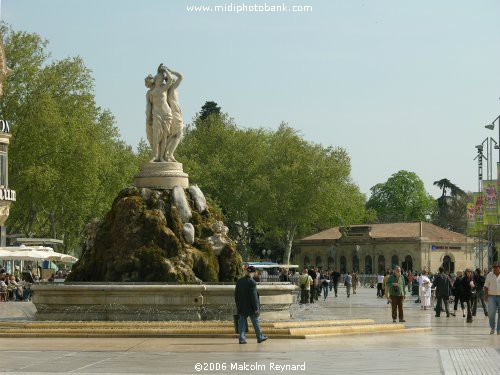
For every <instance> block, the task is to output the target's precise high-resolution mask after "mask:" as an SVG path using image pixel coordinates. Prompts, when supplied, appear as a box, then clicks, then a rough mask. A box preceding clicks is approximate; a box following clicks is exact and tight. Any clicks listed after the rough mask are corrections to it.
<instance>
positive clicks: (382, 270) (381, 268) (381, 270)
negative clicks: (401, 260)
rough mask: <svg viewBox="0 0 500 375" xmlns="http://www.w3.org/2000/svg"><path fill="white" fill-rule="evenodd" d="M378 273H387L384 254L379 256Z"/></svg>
mask: <svg viewBox="0 0 500 375" xmlns="http://www.w3.org/2000/svg"><path fill="white" fill-rule="evenodd" d="M378 273H381V274H382V275H383V274H384V273H385V257H384V256H383V255H379V257H378Z"/></svg>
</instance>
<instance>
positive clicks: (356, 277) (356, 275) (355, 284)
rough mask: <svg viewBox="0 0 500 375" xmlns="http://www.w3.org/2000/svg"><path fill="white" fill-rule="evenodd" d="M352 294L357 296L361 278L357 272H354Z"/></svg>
mask: <svg viewBox="0 0 500 375" xmlns="http://www.w3.org/2000/svg"><path fill="white" fill-rule="evenodd" d="M351 276H352V294H356V287H357V286H358V282H359V277H358V274H357V273H356V271H352V274H351Z"/></svg>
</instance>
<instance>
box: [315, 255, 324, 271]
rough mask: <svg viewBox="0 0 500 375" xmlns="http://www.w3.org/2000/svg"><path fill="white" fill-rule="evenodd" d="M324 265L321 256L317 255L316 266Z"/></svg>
mask: <svg viewBox="0 0 500 375" xmlns="http://www.w3.org/2000/svg"><path fill="white" fill-rule="evenodd" d="M322 266H323V261H322V260H321V257H320V256H319V255H318V256H317V257H316V267H318V268H321V267H322Z"/></svg>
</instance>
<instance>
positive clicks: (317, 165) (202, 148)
mask: <svg viewBox="0 0 500 375" xmlns="http://www.w3.org/2000/svg"><path fill="white" fill-rule="evenodd" d="M179 157H180V158H182V160H183V162H184V165H185V167H186V170H187V171H188V172H189V174H190V179H191V181H193V182H196V183H198V184H199V185H200V187H201V188H202V190H203V191H204V192H205V193H206V194H207V195H209V196H210V197H212V198H213V199H214V200H215V201H216V202H217V203H218V204H219V205H220V206H221V207H222V209H223V212H224V215H225V218H226V224H227V225H228V226H229V227H230V230H231V235H232V237H233V238H236V239H237V240H238V241H239V243H245V244H248V245H249V247H250V248H251V251H253V252H254V253H255V254H259V253H260V251H261V249H262V248H264V247H267V248H269V246H273V257H278V258H279V257H282V258H283V261H284V262H288V261H289V259H290V254H291V249H292V244H293V241H294V239H295V238H297V236H300V235H305V234H310V233H311V232H312V231H315V230H322V229H325V228H327V227H329V226H332V225H335V224H353V223H357V222H361V221H362V220H363V218H364V214H365V210H364V202H365V197H364V196H363V194H361V193H360V191H359V188H358V187H357V186H355V185H354V184H353V183H352V182H351V181H350V177H349V175H350V161H349V157H348V156H347V153H346V152H345V151H344V150H342V149H334V148H324V147H322V146H320V145H315V144H312V143H309V142H307V141H305V140H304V139H303V138H302V137H301V136H300V135H299V134H298V133H297V132H296V131H295V130H293V129H292V128H290V127H289V126H287V125H286V124H282V125H281V126H280V128H279V129H278V130H277V131H275V132H273V131H270V130H265V129H240V128H238V127H237V126H236V125H235V124H234V122H233V120H232V119H230V118H229V117H228V116H227V115H220V116H209V117H207V118H206V119H205V120H203V126H196V128H193V129H191V130H190V131H189V132H188V133H187V134H186V138H185V140H184V142H183V143H182V144H181V145H180V147H179Z"/></svg>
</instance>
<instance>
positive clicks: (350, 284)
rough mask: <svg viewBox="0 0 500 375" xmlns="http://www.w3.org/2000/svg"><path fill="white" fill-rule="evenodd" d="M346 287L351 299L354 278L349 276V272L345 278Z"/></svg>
mask: <svg viewBox="0 0 500 375" xmlns="http://www.w3.org/2000/svg"><path fill="white" fill-rule="evenodd" d="M344 286H345V290H346V292H347V298H349V296H350V295H351V286H352V276H351V275H349V272H348V273H346V275H345V276H344Z"/></svg>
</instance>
